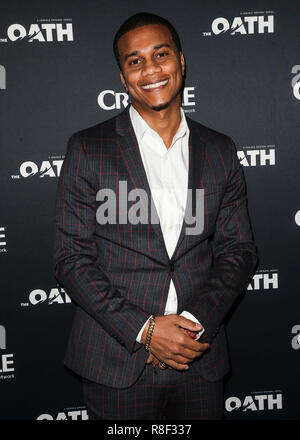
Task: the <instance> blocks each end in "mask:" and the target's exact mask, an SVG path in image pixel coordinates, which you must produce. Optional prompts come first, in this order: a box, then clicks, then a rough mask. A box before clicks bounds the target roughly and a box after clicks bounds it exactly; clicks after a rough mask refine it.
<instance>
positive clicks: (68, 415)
mask: <svg viewBox="0 0 300 440" xmlns="http://www.w3.org/2000/svg"><path fill="white" fill-rule="evenodd" d="M88 419H89V417H88V414H87V410H86V409H85V407H76V408H64V409H63V410H62V411H60V412H58V413H57V414H48V413H46V414H41V415H39V416H38V417H37V418H36V420H88Z"/></svg>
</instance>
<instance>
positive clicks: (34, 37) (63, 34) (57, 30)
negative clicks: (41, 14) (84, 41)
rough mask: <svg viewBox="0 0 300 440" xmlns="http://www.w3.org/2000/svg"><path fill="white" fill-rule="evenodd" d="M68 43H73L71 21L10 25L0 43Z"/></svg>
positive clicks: (41, 20)
mask: <svg viewBox="0 0 300 440" xmlns="http://www.w3.org/2000/svg"><path fill="white" fill-rule="evenodd" d="M20 41H22V42H28V43H32V42H40V43H46V42H47V43H50V42H69V41H74V36H73V24H72V19H70V18H67V19H60V18H58V19H56V18H49V19H39V20H37V21H36V23H31V24H21V23H13V24H10V25H9V26H8V28H7V31H6V36H3V37H2V38H0V43H8V42H20Z"/></svg>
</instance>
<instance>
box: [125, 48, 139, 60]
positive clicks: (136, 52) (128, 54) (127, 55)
mask: <svg viewBox="0 0 300 440" xmlns="http://www.w3.org/2000/svg"><path fill="white" fill-rule="evenodd" d="M138 53H139V52H138V50H135V51H134V52H130V53H127V54H126V55H125V57H124V61H126V60H127V58H130V57H133V56H134V55H137V54H138Z"/></svg>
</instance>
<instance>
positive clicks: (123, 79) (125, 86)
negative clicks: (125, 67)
mask: <svg viewBox="0 0 300 440" xmlns="http://www.w3.org/2000/svg"><path fill="white" fill-rule="evenodd" d="M120 78H121V83H122V84H123V87H124V89H125V90H126V92H128V90H127V85H126V81H125V78H124V75H123V73H122V71H121V70H120Z"/></svg>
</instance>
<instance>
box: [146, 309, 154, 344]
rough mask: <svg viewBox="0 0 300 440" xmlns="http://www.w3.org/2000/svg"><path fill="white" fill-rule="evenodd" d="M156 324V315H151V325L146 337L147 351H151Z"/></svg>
mask: <svg viewBox="0 0 300 440" xmlns="http://www.w3.org/2000/svg"><path fill="white" fill-rule="evenodd" d="M154 326H155V316H153V315H151V317H150V320H149V327H148V331H147V334H146V339H145V350H146V351H149V347H150V344H151V338H152V334H153V330H154Z"/></svg>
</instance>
